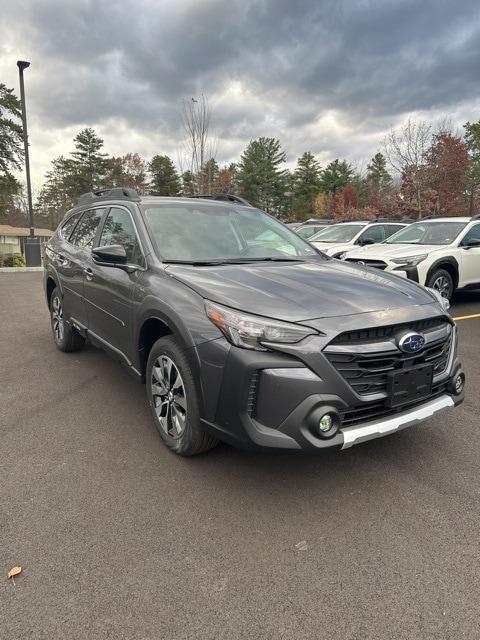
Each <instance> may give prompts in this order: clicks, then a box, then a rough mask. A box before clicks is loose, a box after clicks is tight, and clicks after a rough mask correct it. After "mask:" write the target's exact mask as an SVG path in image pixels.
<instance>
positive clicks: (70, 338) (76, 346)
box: [50, 288, 85, 353]
mask: <svg viewBox="0 0 480 640" xmlns="http://www.w3.org/2000/svg"><path fill="white" fill-rule="evenodd" d="M50 322H51V325H52V334H53V340H54V341H55V346H56V347H57V349H59V350H60V351H64V352H66V353H68V352H72V351H79V350H80V349H81V348H82V347H83V345H84V344H85V338H84V337H83V336H82V335H80V334H79V333H78V331H77V330H76V329H75V327H72V325H71V324H70V323H68V322H67V321H66V320H65V316H64V313H63V301H62V298H61V297H60V292H59V290H58V289H57V288H55V289H54V290H53V291H52V295H51V298H50Z"/></svg>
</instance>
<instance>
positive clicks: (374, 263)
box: [345, 258, 387, 271]
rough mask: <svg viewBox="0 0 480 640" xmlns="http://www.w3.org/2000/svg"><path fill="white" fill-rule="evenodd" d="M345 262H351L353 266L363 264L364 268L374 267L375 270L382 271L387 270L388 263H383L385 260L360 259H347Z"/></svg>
mask: <svg viewBox="0 0 480 640" xmlns="http://www.w3.org/2000/svg"><path fill="white" fill-rule="evenodd" d="M345 262H351V263H353V264H358V263H359V262H361V263H362V266H365V267H373V268H374V269H381V270H382V271H384V270H385V269H386V268H387V263H386V262H383V260H362V259H360V258H359V259H356V258H346V259H345Z"/></svg>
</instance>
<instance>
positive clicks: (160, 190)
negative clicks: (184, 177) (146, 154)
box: [148, 155, 180, 196]
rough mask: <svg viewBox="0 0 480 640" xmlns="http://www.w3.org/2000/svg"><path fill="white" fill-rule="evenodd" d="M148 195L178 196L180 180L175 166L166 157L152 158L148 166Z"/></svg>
mask: <svg viewBox="0 0 480 640" xmlns="http://www.w3.org/2000/svg"><path fill="white" fill-rule="evenodd" d="M148 172H149V174H150V189H149V193H150V194H151V195H153V196H178V194H179V193H180V179H179V177H178V173H177V170H176V169H175V165H174V164H173V162H172V161H171V160H170V158H169V157H168V156H160V155H156V156H153V158H152V159H151V161H150V163H149V165H148Z"/></svg>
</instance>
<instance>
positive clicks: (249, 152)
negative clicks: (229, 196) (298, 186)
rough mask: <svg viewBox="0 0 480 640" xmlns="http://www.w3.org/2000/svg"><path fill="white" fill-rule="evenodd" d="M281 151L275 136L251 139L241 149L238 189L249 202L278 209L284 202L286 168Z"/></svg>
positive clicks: (278, 210) (261, 206) (264, 207)
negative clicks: (242, 150) (242, 149)
mask: <svg viewBox="0 0 480 640" xmlns="http://www.w3.org/2000/svg"><path fill="white" fill-rule="evenodd" d="M284 162H285V152H284V151H283V150H282V148H281V145H280V142H279V140H276V139H275V138H264V137H261V138H257V139H256V140H252V141H251V142H250V143H249V145H248V146H247V148H246V149H245V151H244V152H243V154H242V156H241V160H240V164H239V170H238V184H239V188H240V193H241V195H242V196H244V197H245V198H246V199H247V200H248V201H249V202H251V203H252V204H253V205H255V206H257V207H260V208H262V209H264V210H265V211H268V212H273V213H280V212H281V210H282V205H283V204H284V202H285V196H284V192H285V191H286V189H285V186H286V177H287V172H286V171H285V169H282V165H283V164H284Z"/></svg>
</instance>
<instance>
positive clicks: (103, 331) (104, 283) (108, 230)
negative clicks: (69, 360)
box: [84, 207, 145, 360]
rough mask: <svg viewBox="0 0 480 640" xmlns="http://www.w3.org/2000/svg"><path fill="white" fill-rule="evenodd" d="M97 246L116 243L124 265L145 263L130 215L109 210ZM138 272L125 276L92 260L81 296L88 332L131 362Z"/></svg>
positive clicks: (126, 273) (116, 209) (127, 212)
mask: <svg viewBox="0 0 480 640" xmlns="http://www.w3.org/2000/svg"><path fill="white" fill-rule="evenodd" d="M97 244H98V246H105V245H112V244H119V245H121V246H123V247H124V248H125V251H126V254H127V262H128V264H129V265H131V266H137V267H139V269H142V270H143V269H144V268H145V260H144V257H143V254H142V251H141V249H140V243H139V240H138V237H137V234H136V231H135V226H134V223H133V220H132V217H131V214H130V212H129V211H128V210H127V209H125V208H123V207H112V208H111V209H110V211H109V213H108V215H107V217H106V218H105V222H104V224H103V229H102V231H101V234H100V237H99V240H98V242H97ZM137 280H138V270H136V271H133V272H132V273H128V272H127V271H125V270H124V269H121V268H118V267H110V266H107V267H105V266H102V265H98V264H95V262H93V261H92V263H91V265H90V272H89V273H87V274H86V276H85V284H84V295H85V303H86V308H87V316H88V318H87V320H88V329H89V331H90V332H91V333H93V334H94V335H95V336H96V337H97V338H100V339H101V340H102V341H104V342H106V343H107V344H108V345H109V346H110V347H113V348H114V349H115V350H117V351H120V352H121V353H122V354H123V356H124V357H125V358H126V359H127V360H131V358H132V355H133V354H132V353H130V351H131V347H130V348H129V346H130V345H131V340H132V336H133V331H132V316H133V310H132V307H133V294H134V289H135V287H136V284H137Z"/></svg>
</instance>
